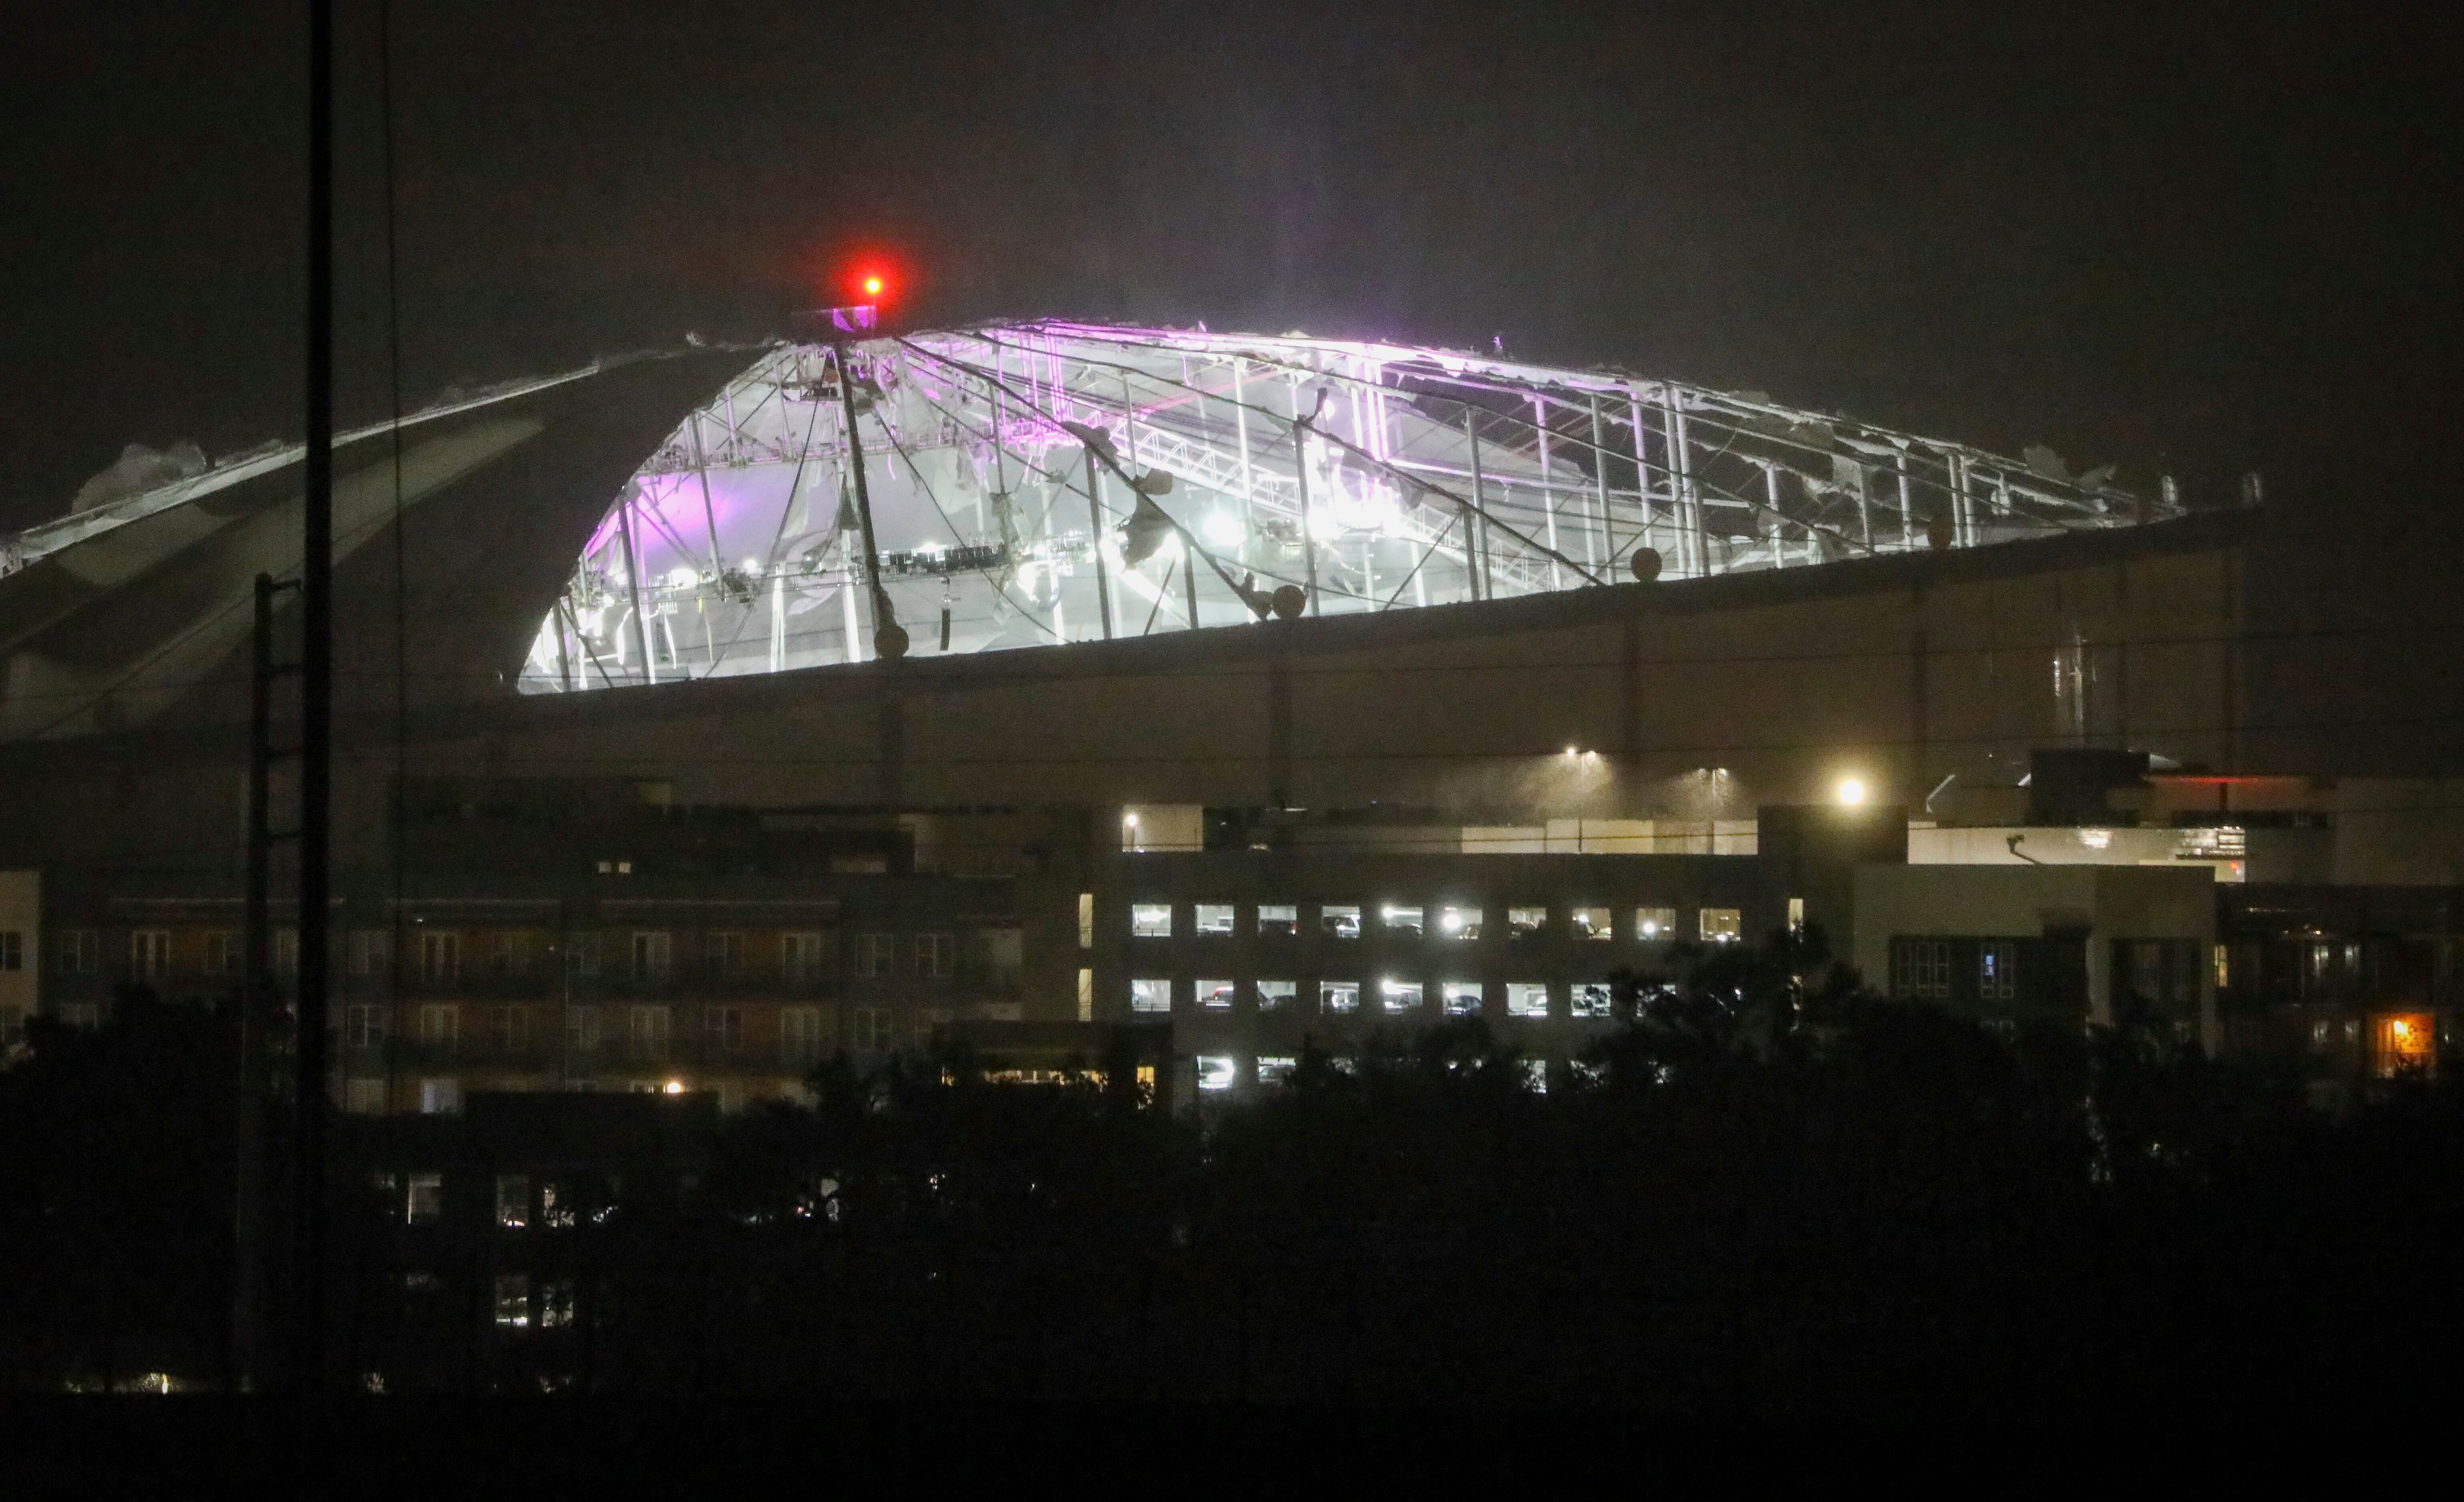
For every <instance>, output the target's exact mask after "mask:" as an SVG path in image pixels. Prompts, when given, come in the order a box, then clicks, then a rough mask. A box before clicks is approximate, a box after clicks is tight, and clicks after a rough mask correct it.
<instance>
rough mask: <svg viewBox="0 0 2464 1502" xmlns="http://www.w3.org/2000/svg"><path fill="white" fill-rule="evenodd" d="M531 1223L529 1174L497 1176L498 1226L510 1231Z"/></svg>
mask: <svg viewBox="0 0 2464 1502" xmlns="http://www.w3.org/2000/svg"><path fill="white" fill-rule="evenodd" d="M530 1223H531V1179H530V1175H528V1174H498V1175H497V1176H496V1224H497V1225H498V1226H503V1227H504V1228H505V1229H507V1230H509V1231H517V1230H521V1229H522V1228H524V1227H525V1226H529V1225H530Z"/></svg>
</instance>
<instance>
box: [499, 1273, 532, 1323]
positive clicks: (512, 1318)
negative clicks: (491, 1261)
mask: <svg viewBox="0 0 2464 1502" xmlns="http://www.w3.org/2000/svg"><path fill="white" fill-rule="evenodd" d="M530 1323H531V1275H530V1274H529V1273H527V1272H499V1273H497V1274H496V1325H497V1327H498V1328H499V1329H505V1330H527V1329H529V1328H530Z"/></svg>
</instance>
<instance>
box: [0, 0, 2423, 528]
mask: <svg viewBox="0 0 2464 1502" xmlns="http://www.w3.org/2000/svg"><path fill="white" fill-rule="evenodd" d="M44 9H45V10H46V11H48V12H49V13H47V14H46V15H44V16H42V17H41V18H39V19H37V20H36V21H34V22H33V23H32V26H31V29H29V28H28V27H27V23H24V22H22V21H21V22H18V23H14V24H15V25H16V26H17V27H18V30H17V32H16V33H14V34H13V35H12V37H11V42H12V50H14V51H15V52H16V54H17V57H16V66H15V67H14V68H13V69H12V70H11V71H12V74H13V76H14V77H15V80H16V82H15V86H14V95H15V98H14V100H13V104H14V111H13V115H14V118H13V119H11V120H10V121H7V122H6V124H5V126H0V168H5V171H0V181H5V182H6V183H7V185H8V191H7V195H6V204H5V208H0V214H5V221H0V268H5V276H4V277H0V298H5V299H6V300H5V306H0V329H5V330H6V334H5V346H4V347H5V355H0V380H4V381H5V383H6V385H5V388H0V524H24V523H27V522H31V521H33V520H36V519H41V518H43V517H46V516H49V515H52V514H55V513H56V512H58V511H60V510H63V509H65V507H66V503H67V500H68V497H69V495H70V493H71V492H72V491H73V490H74V489H75V488H76V486H77V482H78V481H79V479H81V478H82V477H83V476H84V475H87V474H88V473H90V472H92V471H94V470H96V469H98V468H99V467H101V466H102V465H103V464H105V463H106V462H108V461H109V460H110V459H111V458H112V457H113V456H114V455H115V454H116V453H117V452H118V450H119V447H120V445H121V444H122V443H123V442H126V441H127V440H129V439H132V438H138V439H143V440H145V441H148V442H153V443H158V444H159V443H164V442H167V441H169V440H172V439H177V438H181V437H193V438H196V439H198V440H199V441H201V442H202V443H204V445H205V446H206V447H207V449H208V450H209V452H213V451H228V450H231V449H234V448H238V447H241V446H244V445H246V444H249V443H253V442H255V441H257V440H260V439H262V438H265V437H270V436H275V435H277V434H289V435H296V434H297V431H298V427H299V418H298V416H297V392H296V384H297V378H296V375H295V373H294V372H295V371H296V369H297V353H296V343H297V328H298V312H297V302H298V290H297V289H298V285H299V254H298V232H297V208H298V203H299V188H298V177H299V173H300V171H301V164H302V161H303V153H302V151H301V148H300V140H299V138H300V130H299V128H298V125H297V118H298V114H299V105H298V103H297V96H298V90H299V88H300V86H301V77H302V73H301V68H300V62H299V57H300V52H301V49H300V46H299V44H298V43H297V41H296V40H295V38H296V37H297V29H298V24H299V23H298V11H299V7H297V5H261V4H254V3H249V0H238V3H233V4H230V5H224V6H196V5H190V4H171V3H154V0H122V3H121V4H118V5H113V6H87V7H64V6H63V7H47V8H44ZM342 9H343V11H344V12H345V26H344V30H345V43H344V45H345V48H346V50H347V52H348V54H349V56H348V57H347V58H346V61H345V66H344V71H343V87H344V90H345V97H344V103H343V109H344V114H345V136H346V139H345V141H344V144H343V154H344V160H343V170H344V172H345V175H346V181H345V183H344V185H343V195H344V196H343V206H342V212H343V218H344V224H343V228H342V232H341V241H342V255H343V260H344V267H343V271H344V278H345V280H344V296H345V301H346V306H345V308H344V331H343V350H342V360H343V363H344V366H345V391H344V405H345V416H346V417H353V416H356V417H365V416H368V415H371V414H373V412H374V411H375V410H377V409H378V405H379V404H381V402H382V401H383V393H384V389H385V387H384V383H383V376H384V367H383V364H382V358H381V357H382V354H383V344H382V341H381V335H382V332H383V328H384V321H383V302H382V299H381V298H379V297H378V296H377V294H378V292H379V291H380V290H381V287H382V281H381V271H382V262H381V258H380V254H379V253H380V251H381V249H382V243H383V242H382V238H381V234H380V230H379V226H380V221H379V217H378V209H379V206H380V204H381V199H380V197H379V196H378V195H379V192H380V188H379V182H380V180H379V178H378V177H377V175H376V166H377V161H378V158H377V155H376V149H375V146H376V143H377V141H378V139H379V137H378V135H377V133H376V129H375V126H376V121H377V119H378V115H377V112H376V107H375V102H374V100H375V93H374V74H373V71H372V69H371V68H370V66H369V65H368V64H369V59H370V58H372V56H373V46H372V41H371V38H372V34H373V33H372V32H371V29H370V26H369V18H370V16H371V15H372V14H373V13H374V12H373V8H372V6H370V5H369V4H366V3H363V0H345V3H344V4H343V6H342ZM2353 9H2356V10H2364V11H2371V12H2373V13H2372V14H2371V15H2370V16H2368V17H2367V18H2361V19H2356V18H2355V17H2353V16H2351V15H2341V16H2336V17H2331V16H2329V15H2328V14H2327V12H2326V11H2324V10H2323V9H2321V11H2315V12H2314V11H2298V10H2274V9H2270V8H2265V7H2255V6H2250V5H2176V6H2171V7H2164V8H2136V7H2134V8H2127V9H2123V8H2116V9H2115V10H2114V11H2109V12H2108V11H2101V10H2099V9H2097V8H2094V7H2089V6H2081V5H2069V4H2061V5H2048V6H2034V7H2027V8H2021V7H2015V6H1987V7H1978V6H1972V5H1969V6H1943V7H1939V8H1920V7H1916V6H1907V5H1897V6H1894V5H1864V6H1841V7H1838V8H1837V9H1833V10H1820V11H1817V10H1815V9H1812V8H1793V9H1769V10H1755V9H1750V8H1740V7H1704V6H1693V7H1685V8H1683V9H1679V8H1661V7H1656V6H1646V5H1617V6H1598V7H1588V8H1587V7H1573V6H1564V7H1551V6H1542V5H1530V6H1525V7H1521V8H1515V7H1501V6H1494V5H1489V6H1453V5H1444V4H1419V5H1406V6H1381V5H1374V4H1354V5H1349V6H1329V5H1323V4H1320V5H1288V4H1279V3H1272V0H1261V3H1254V4H1246V5H1229V6H1226V5H1179V6H1171V5H1143V4H1135V3H1126V0H1124V3H1114V4H1087V5H1079V6H1060V5H1056V6H1038V5H1029V4H1023V3H1009V4H994V5H982V6H964V5H957V4H951V5H941V6H900V5H892V4H884V5H877V6H872V7H869V8H847V9H839V8H828V7H798V6H794V5H782V4H780V3H778V0H765V3H762V4H754V5H738V4H733V3H703V4H696V5H693V6H680V5H679V6H653V5H647V4H625V3H620V0H589V3H561V0H560V3H535V4H524V5H518V6H507V5H503V4H501V3H491V0H395V3H394V91H395V94H394V98H395V116H396V121H397V124H398V133H397V144H396V149H397V153H398V162H399V202H400V206H401V208H400V213H401V220H400V223H401V262H400V265H401V295H402V304H401V316H402V320H403V332H404V350H403V357H404V386H405V389H406V395H407V397H408V398H409V400H410V401H411V402H412V403H413V404H414V405H415V404H417V403H419V402H421V401H424V400H425V399H427V398H428V397H429V396H430V395H432V394H433V393H434V392H435V391H436V390H437V389H438V388H440V387H443V386H444V385H445V384H446V383H447V382H449V381H451V380H453V379H456V378H481V379H487V378H495V377H499V376H504V375H510V374H517V373H521V372H524V371H534V370H543V369H548V368H553V367H557V366H561V365H568V364H575V363H578V362H579V361H582V360H584V359H587V358H588V357H589V356H591V355H593V354H595V353H599V352H603V351H613V350H617V349H622V348H626V347H631V346H635V345H640V344H645V343H652V342H669V341H671V340H673V339H675V338H676V337H677V336H679V335H681V334H682V333H683V332H684V331H685V330H687V329H696V330H700V331H703V332H705V333H709V334H713V335H752V334H760V333H766V332H770V331H772V330H775V329H778V328H779V327H781V322H782V320H781V313H782V311H783V310H784V309H786V308H788V307H790V306H794V305H798V304H801V303H805V302H809V301H812V300H816V299H817V298H819V297H820V295H821V288H820V281H821V276H822V273H823V272H824V271H825V269H826V268H828V267H829V266H831V265H832V264H833V263H834V260H835V258H836V257H837V255H838V254H839V253H840V250H841V248H843V247H845V246H847V245H848V244H851V243H870V244H877V245H881V246H886V247H891V248H893V249H894V250H896V251H897V252H898V254H900V255H901V256H902V257H903V258H904V260H905V261H906V263H907V264H909V265H910V266H912V268H913V272H914V274H915V277H916V281H917V294H916V298H915V301H914V304H913V307H911V308H910V309H909V313H910V315H911V316H912V317H914V318H918V319H925V320H962V319H969V318H978V317H986V316H993V315H1001V314H1037V313H1046V312H1050V313H1064V314H1078V315H1092V316H1112V317H1122V318H1133V319H1140V320H1196V319H1201V318H1202V319H1204V320H1207V321H1208V322H1209V323H1210V324H1211V325H1212V326H1214V327H1217V328H1225V327H1248V328H1258V329H1265V330H1271V331H1282V330H1285V329H1290V328H1304V329H1308V330H1309V331H1311V332H1315V333H1356V334H1369V335H1381V336H1388V337H1392V338H1395V339H1398V340H1403V341H1409V342H1446V343H1457V344H1464V343H1473V342H1480V343H1485V342H1486V340H1487V338H1488V336H1490V335H1491V334H1494V333H1502V334H1503V335H1504V336H1505V338H1506V341H1507V346H1508V348H1509V349H1510V350H1512V351H1513V352H1515V353H1517V354H1520V355H1525V356H1528V357H1530V358H1533V359H1537V360H1543V361H1551V362H1565V363H1578V364H1580V363H1591V362H1614V363H1617V364H1623V365H1626V366H1628V367H1631V368H1634V369H1638V370H1641V371H1645V372H1649V373H1654V374H1666V375H1673V376H1678V377H1683V378H1686V379H1691V380H1696V381H1702V382H1707V383H1711V384H1714V385H1723V386H1734V387H1757V388H1761V389H1765V390H1769V391H1771V392H1772V393H1774V394H1775V395H1777V396H1779V397H1781V398H1782V399H1784V400H1789V401H1793V402H1798V403H1802V404H1805V405H1809V406H1816V407H1827V408H1836V409H1843V410H1848V411H1853V412H1855V413H1857V414H1859V415H1860V416H1864V417H1868V418H1871V419H1874V420H1877V421H1883V422H1890V423H1896V424H1900V425H1904V426H1909V427H1914V428H1917V429H1920V430H1925V431H1938V432H1943V433H1947V434H1952V435H1957V436H1962V437H1967V438H1970V439H1973V440H1976V441H1980V442H1983V443H1986V444H1989V445H1991V446H1995V447H2000V448H2005V449H2010V448H2015V447H2017V446H2018V445H2020V444H2022V443H2026V442H2030V441H2035V440H2039V439H2043V440H2049V441H2051V442H2053V443H2054V444H2055V445H2056V446H2057V448H2059V449H2061V450H2062V451H2063V452H2064V453H2066V454H2067V455H2070V456H2071V457H2073V458H2074V459H2075V460H2078V461H2082V462H2101V461H2105V460H2120V461H2122V462H2123V464H2124V465H2125V476H2126V477H2134V478H2139V479H2142V480H2144V479H2145V476H2147V475H2150V474H2152V473H2153V471H2154V469H2155V468H2157V467H2158V466H2160V465H2166V466H2171V467H2175V468H2178V469H2179V470H2181V471H2182V472H2183V473H2184V474H2185V475H2187V476H2188V477H2189V482H2190V484H2191V487H2192V492H2193V495H2194V497H2197V498H2208V499H2216V498H2222V497H2225V496H2227V495H2229V494H2230V493H2231V490H2232V486H2233V475H2234V473H2235V472H2236V471H2238V470H2239V469H2240V468H2243V467H2245V466H2248V465H2253V464H2255V465H2259V466H2262V467H2264V468H2265V469H2266V470H2267V472H2268V474H2269V478H2270V492H2271V498H2272V499H2282V500H2286V501H2290V502H2292V503H2294V504H2299V505H2312V506H2318V505H2326V506H2330V507H2339V508H2340V507H2343V506H2344V505H2345V504H2347V503H2348V501H2349V500H2351V499H2352V498H2354V497H2355V495H2356V493H2358V492H2362V491H2368V492H2370V493H2372V494H2374V495H2386V494H2394V493H2397V492H2399V491H2400V492H2402V493H2403V494H2404V495H2406V496H2408V497H2411V498H2410V499H2409V500H2408V501H2407V502H2406V504H2419V503H2420V502H2422V501H2423V500H2428V501H2431V502H2433V503H2434V504H2436V505H2439V506H2445V505H2448V504H2452V503H2453V499H2454V496H2453V490H2454V487H2453V484H2452V482H2450V481H2447V480H2446V479H2444V478H2443V476H2442V475H2441V472H2440V471H2439V470H2438V469H2437V468H2436V467H2435V466H2437V465H2439V464H2443V463H2446V462H2448V456H2447V454H2446V453H2445V450H2444V449H2443V447H2441V446H2440V444H2439V439H2440V437H2441V430H2443V429H2444V428H2447V427H2451V426H2452V425H2453V415H2452V405H2453V400H2454V398H2455V397H2456V395H2457V394H2458V393H2457V384H2456V382H2455V381H2454V379H2453V346H2454V345H2455V344H2456V342H2457V339H2458V336H2459V333H2464V330H2459V327H2458V318H2457V307H2458V302H2459V298H2458V291H2459V288H2458V280H2459V274H2458V269H2457V268H2458V264H2459V262H2458V255H2457V246H2456V242H2455V238H2454V231H2455V229H2456V220H2457V216H2456V213H2455V196H2456V179H2457V169H2458V166H2459V156H2464V150H2459V142H2458V139H2457V134H2456V128H2455V126H2454V125H2453V123H2451V122H2450V121H2448V120H2446V119H2444V118H2442V116H2443V111H2442V109H2441V106H2442V105H2444V104H2446V103H2448V102H2449V100H2448V99H2446V98H2445V96H2446V95H2448V94H2449V93H2452V92H2456V86H2457V84H2458V82H2459V81H2464V80H2459V79H2458V77H2456V70H2455V66H2454V63H2455V55H2456V51H2457V40H2458V38H2457V31H2458V27H2457V23H2456V22H2455V21H2454V20H2453V19H2452V16H2450V15H2449V14H2448V13H2446V8H2442V10H2440V11H2432V10H2431V9H2429V8H2424V9H2423V10H2421V11H2415V12H2407V11H2398V10H2394V9H2390V8H2387V7H2367V8H2353ZM2364 475H2366V476H2368V478H2367V479H2366V481H2365V480H2363V479H2362V478H2359V476H2364Z"/></svg>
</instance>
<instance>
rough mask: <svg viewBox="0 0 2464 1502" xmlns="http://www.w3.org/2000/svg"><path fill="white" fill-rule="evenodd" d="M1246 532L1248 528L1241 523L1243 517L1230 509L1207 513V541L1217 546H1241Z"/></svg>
mask: <svg viewBox="0 0 2464 1502" xmlns="http://www.w3.org/2000/svg"><path fill="white" fill-rule="evenodd" d="M1245 532H1246V529H1245V528H1243V526H1242V525H1241V519H1240V518H1238V517H1236V516H1234V515H1232V513H1230V512H1228V511H1210V512H1208V513H1207V514H1206V541H1209V542H1212V543H1214V544H1215V545H1216V546H1217V547H1239V546H1240V545H1241V540H1242V538H1243V536H1244V535H1245Z"/></svg>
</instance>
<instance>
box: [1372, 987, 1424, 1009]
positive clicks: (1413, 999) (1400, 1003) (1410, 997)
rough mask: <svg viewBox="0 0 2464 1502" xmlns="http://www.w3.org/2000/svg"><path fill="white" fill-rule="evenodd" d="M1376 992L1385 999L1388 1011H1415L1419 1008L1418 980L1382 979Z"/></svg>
mask: <svg viewBox="0 0 2464 1502" xmlns="http://www.w3.org/2000/svg"><path fill="white" fill-rule="evenodd" d="M1377 994H1378V995H1379V996H1381V997H1383V998H1384V999H1385V1003H1386V1009H1387V1010H1388V1011H1390V1012H1417V1011H1419V1009H1420V1000H1421V997H1420V983H1419V982H1418V981H1383V982H1380V983H1378V986H1377Z"/></svg>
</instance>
